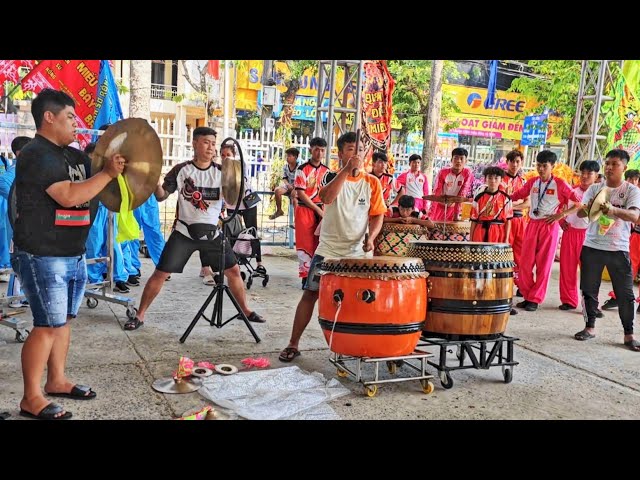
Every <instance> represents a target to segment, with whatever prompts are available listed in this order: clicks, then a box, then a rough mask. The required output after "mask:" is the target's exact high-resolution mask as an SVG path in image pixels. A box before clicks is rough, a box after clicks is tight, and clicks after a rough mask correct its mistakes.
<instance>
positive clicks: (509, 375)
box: [502, 368, 513, 383]
mask: <svg viewBox="0 0 640 480" xmlns="http://www.w3.org/2000/svg"><path fill="white" fill-rule="evenodd" d="M502 376H503V377H504V383H511V380H513V369H512V368H503V369H502Z"/></svg>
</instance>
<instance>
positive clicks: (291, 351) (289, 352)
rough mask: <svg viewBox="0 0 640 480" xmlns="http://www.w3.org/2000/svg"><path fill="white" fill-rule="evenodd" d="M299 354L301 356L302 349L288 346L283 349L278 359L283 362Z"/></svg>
mask: <svg viewBox="0 0 640 480" xmlns="http://www.w3.org/2000/svg"><path fill="white" fill-rule="evenodd" d="M299 356H300V351H299V350H298V349H297V348H294V347H287V348H285V349H284V350H282V352H280V356H279V357H278V360H280V361H281V362H290V361H291V360H293V359H294V358H296V357H299Z"/></svg>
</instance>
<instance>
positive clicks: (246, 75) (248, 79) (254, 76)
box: [237, 60, 264, 110]
mask: <svg viewBox="0 0 640 480" xmlns="http://www.w3.org/2000/svg"><path fill="white" fill-rule="evenodd" d="M263 67H264V63H263V61H262V60H240V61H239V62H238V69H237V71H238V90H241V89H243V90H244V89H247V90H262V70H263ZM254 110H255V106H254Z"/></svg>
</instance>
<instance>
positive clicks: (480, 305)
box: [408, 241, 514, 340]
mask: <svg viewBox="0 0 640 480" xmlns="http://www.w3.org/2000/svg"><path fill="white" fill-rule="evenodd" d="M408 251H409V255H411V256H413V257H420V258H422V259H423V260H424V263H425V268H426V269H427V271H428V272H429V282H428V283H429V287H430V289H429V310H428V311H427V321H426V322H425V327H424V334H425V336H436V337H445V338H451V339H454V340H457V339H476V338H477V339H483V338H484V339H490V338H496V337H499V336H500V335H501V334H502V333H503V332H504V331H505V330H506V328H507V322H508V321H509V314H510V312H511V300H512V292H513V267H514V262H513V250H512V249H511V246H510V245H509V244H506V243H484V242H447V241H445V242H441V241H424V242H413V243H412V244H411V245H410V246H409V249H408Z"/></svg>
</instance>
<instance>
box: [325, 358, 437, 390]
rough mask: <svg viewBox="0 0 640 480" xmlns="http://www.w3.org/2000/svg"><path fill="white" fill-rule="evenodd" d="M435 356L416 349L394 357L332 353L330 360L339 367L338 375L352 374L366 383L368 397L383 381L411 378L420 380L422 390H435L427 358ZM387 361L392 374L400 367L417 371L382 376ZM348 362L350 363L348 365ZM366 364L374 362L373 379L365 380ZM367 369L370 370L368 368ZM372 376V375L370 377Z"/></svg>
mask: <svg viewBox="0 0 640 480" xmlns="http://www.w3.org/2000/svg"><path fill="white" fill-rule="evenodd" d="M429 357H433V354H432V353H429V352H425V351H422V350H418V349H416V350H414V351H413V353H410V354H409V355H400V356H393V357H351V356H347V355H340V354H338V353H332V355H331V357H330V358H329V361H330V362H331V363H332V364H334V365H335V366H336V368H337V375H338V377H347V376H349V375H350V376H351V377H353V378H354V379H355V381H356V382H360V383H362V385H364V392H365V394H366V395H367V396H368V397H374V396H375V395H376V394H377V393H378V385H380V384H383V383H394V382H408V381H410V380H419V381H420V385H421V386H422V391H423V392H424V393H426V394H430V393H431V392H433V389H434V386H433V382H431V381H430V379H432V378H433V375H428V374H427V371H426V368H427V358H429ZM381 363H386V366H387V369H388V371H389V373H390V374H391V375H395V374H396V372H397V369H398V367H407V369H405V371H411V373H414V372H416V375H414V376H408V377H394V378H384V379H382V378H380V373H381V372H380V364H381ZM347 364H349V365H350V367H351V368H350V367H349V366H347ZM366 364H373V379H371V380H365V379H364V377H365V375H366V374H367V373H368V372H364V370H365V367H364V365H366ZM366 370H367V371H368V370H370V369H369V368H366ZM369 378H370V377H369Z"/></svg>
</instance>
